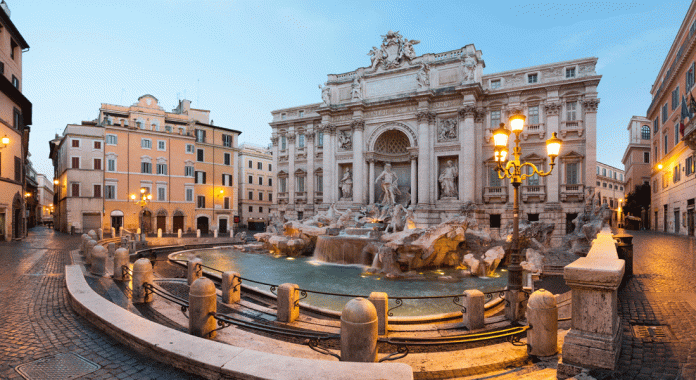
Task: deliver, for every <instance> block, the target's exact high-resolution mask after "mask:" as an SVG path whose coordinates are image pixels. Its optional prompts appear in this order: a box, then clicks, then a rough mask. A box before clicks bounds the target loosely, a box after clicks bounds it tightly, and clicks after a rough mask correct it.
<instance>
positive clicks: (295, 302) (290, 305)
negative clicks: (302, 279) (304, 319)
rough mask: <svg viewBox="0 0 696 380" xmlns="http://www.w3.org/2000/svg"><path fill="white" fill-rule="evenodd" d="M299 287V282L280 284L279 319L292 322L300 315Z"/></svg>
mask: <svg viewBox="0 0 696 380" xmlns="http://www.w3.org/2000/svg"><path fill="white" fill-rule="evenodd" d="M299 288H300V287H299V286H297V284H288V283H285V284H280V285H279V286H278V310H277V318H278V321H280V322H288V323H290V322H294V321H295V320H296V319H297V317H299V316H300V305H299V300H300V297H299V290H298V289H299Z"/></svg>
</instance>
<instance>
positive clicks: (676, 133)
mask: <svg viewBox="0 0 696 380" xmlns="http://www.w3.org/2000/svg"><path fill="white" fill-rule="evenodd" d="M678 144H679V123H675V124H674V146H677V145H678Z"/></svg>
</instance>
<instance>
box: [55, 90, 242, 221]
mask: <svg viewBox="0 0 696 380" xmlns="http://www.w3.org/2000/svg"><path fill="white" fill-rule="evenodd" d="M190 105H191V103H190V101H188V100H182V101H180V102H179V104H178V106H177V107H176V108H175V109H174V110H172V111H171V112H166V111H165V110H164V109H163V108H162V107H161V106H160V105H159V101H158V100H157V98H155V97H154V96H152V95H143V96H141V97H140V98H138V101H137V102H136V103H134V104H133V105H131V106H119V105H112V104H106V103H103V104H102V105H101V107H100V110H99V117H98V118H97V120H95V121H92V122H83V123H82V125H80V126H74V125H69V126H68V127H66V131H65V132H64V133H63V136H62V137H60V138H57V139H56V140H53V141H52V142H51V158H52V159H53V160H54V168H55V171H56V173H55V174H56V178H59V179H60V181H61V187H62V186H64V185H65V186H69V187H66V189H68V190H69V191H68V190H66V191H65V192H64V193H61V195H60V196H59V197H58V198H59V205H58V206H59V207H58V208H57V210H58V214H59V216H57V219H59V220H60V224H59V226H60V227H59V228H60V229H61V230H66V231H67V230H69V229H70V227H71V226H75V227H76V230H77V232H80V231H86V230H89V229H93V228H99V227H101V228H104V229H105V230H107V231H108V230H110V229H111V228H115V229H120V228H126V229H128V230H133V231H135V230H137V229H138V228H140V229H142V230H143V231H145V232H147V233H155V232H157V231H158V229H161V230H162V232H163V233H176V232H177V231H178V230H179V229H181V230H182V231H183V232H193V231H196V230H197V229H200V230H201V232H202V233H208V232H209V230H210V229H212V228H216V229H219V231H220V232H226V231H227V229H228V226H229V225H230V219H231V217H232V216H233V215H235V214H236V209H235V207H234V206H235V205H236V204H237V203H236V197H237V190H236V187H235V186H236V183H235V181H234V178H235V175H234V174H235V173H234V170H235V167H236V164H235V158H236V156H237V148H236V145H237V139H238V136H239V134H240V133H241V132H239V131H236V130H231V129H227V128H223V127H220V126H216V125H213V124H212V121H210V120H209V116H210V111H208V110H201V109H195V108H191V106H190ZM77 132H80V133H82V134H88V135H90V136H95V139H91V140H90V141H89V142H88V145H87V146H84V148H83V149H84V150H83V151H82V154H84V155H86V157H85V158H84V160H86V165H87V166H85V170H86V171H88V172H89V174H87V173H81V172H80V171H78V172H76V173H74V174H81V175H82V177H81V178H77V177H75V176H74V175H73V176H72V178H63V177H64V174H65V173H67V176H68V177H71V176H70V172H71V171H72V172H74V171H75V170H74V168H72V165H81V160H83V158H82V157H80V158H79V160H76V159H74V158H73V156H70V154H71V152H72V154H75V153H76V152H75V151H74V150H73V151H71V150H70V148H72V147H73V146H72V144H74V143H73V142H72V140H73V139H79V137H78V136H77V135H76V133H77ZM66 141H67V142H66ZM66 144H67V145H69V147H68V148H64V147H65V146H66ZM78 144H81V143H78ZM63 149H67V151H63ZM68 160H70V161H68ZM98 176H101V178H102V179H101V181H99V182H93V181H95V180H96V179H97V177H98ZM83 188H85V192H84V196H86V197H88V198H89V199H90V202H95V204H96V205H101V206H97V207H99V210H100V212H99V216H98V218H97V217H96V216H94V215H93V213H92V211H91V209H89V208H90V207H91V206H92V205H91V204H89V205H87V204H85V203H86V202H82V203H77V204H76V205H75V207H72V208H70V210H69V211H65V209H64V207H63V203H65V204H66V205H67V202H69V200H66V201H64V200H63V199H64V198H75V197H76V196H80V195H78V194H81V193H80V192H79V190H80V189H83ZM73 189H77V190H78V191H77V192H74V191H73ZM143 196H144V198H145V201H144V202H141V199H142V198H143ZM88 206H89V207H88ZM71 214H73V215H71ZM76 214H79V215H76ZM85 215H87V216H85ZM93 218H94V219H93ZM64 219H65V220H64ZM97 219H98V220H97ZM56 223H57V225H58V220H57V221H56Z"/></svg>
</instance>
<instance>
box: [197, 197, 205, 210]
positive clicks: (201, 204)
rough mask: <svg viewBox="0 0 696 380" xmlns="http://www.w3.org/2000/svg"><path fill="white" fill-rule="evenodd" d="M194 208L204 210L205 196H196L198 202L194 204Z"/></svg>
mask: <svg viewBox="0 0 696 380" xmlns="http://www.w3.org/2000/svg"><path fill="white" fill-rule="evenodd" d="M196 207H198V208H205V195H199V196H198V202H196Z"/></svg>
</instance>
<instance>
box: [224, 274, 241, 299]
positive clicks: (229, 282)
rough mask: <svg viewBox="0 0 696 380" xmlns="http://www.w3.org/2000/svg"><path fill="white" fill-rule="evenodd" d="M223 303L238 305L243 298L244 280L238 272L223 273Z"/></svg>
mask: <svg viewBox="0 0 696 380" xmlns="http://www.w3.org/2000/svg"><path fill="white" fill-rule="evenodd" d="M221 287H222V302H224V303H237V302H239V300H240V299H241V296H242V279H241V278H240V277H239V273H237V272H223V273H222V286H221Z"/></svg>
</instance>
